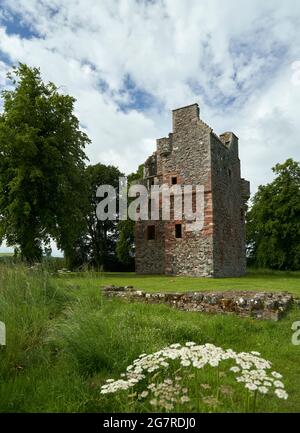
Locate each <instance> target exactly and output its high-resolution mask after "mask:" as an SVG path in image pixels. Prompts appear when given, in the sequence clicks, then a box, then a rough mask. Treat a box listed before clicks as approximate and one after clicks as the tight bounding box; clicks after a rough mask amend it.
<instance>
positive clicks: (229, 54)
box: [0, 0, 300, 192]
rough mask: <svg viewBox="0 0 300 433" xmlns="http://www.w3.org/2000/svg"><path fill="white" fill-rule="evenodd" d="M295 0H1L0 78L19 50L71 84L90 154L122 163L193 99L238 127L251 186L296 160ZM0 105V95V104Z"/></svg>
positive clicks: (139, 154) (298, 19)
mask: <svg viewBox="0 0 300 433" xmlns="http://www.w3.org/2000/svg"><path fill="white" fill-rule="evenodd" d="M299 29H300V2H299V1H298V0H286V1H284V2H283V1H279V0H266V1H264V2H261V0H243V2H241V1H240V0H226V2H224V1H223V0H210V1H209V2H207V1H204V0H189V1H182V0H157V1H151V2H149V1H142V0H139V1H136V0H120V1H119V0H101V1H98V2H97V1H94V0H76V1H75V0H2V1H1V2H0V86H1V88H2V89H3V88H5V87H6V86H7V84H8V83H7V81H6V79H5V75H6V73H7V71H8V69H9V68H10V67H11V65H14V64H16V63H17V62H18V61H21V62H25V63H27V64H29V65H34V66H39V67H40V68H41V72H42V76H43V78H44V79H45V80H51V81H53V82H55V83H56V84H57V85H58V86H60V88H61V91H63V92H67V93H70V94H72V95H73V96H75V98H76V99H77V102H76V114H77V115H78V117H79V119H80V121H81V124H82V126H83V127H84V129H86V131H87V133H88V135H89V136H90V138H91V140H92V144H91V145H90V146H89V147H88V149H87V154H88V156H89V158H90V161H91V163H96V162H99V161H101V162H103V163H107V164H108V163H109V164H115V165H117V166H119V168H120V169H121V170H122V171H124V172H126V173H129V172H131V171H132V170H135V168H136V167H137V165H138V164H140V163H142V162H143V161H144V160H145V159H146V158H147V156H148V155H149V154H150V153H152V152H153V151H154V150H155V139H156V138H158V137H162V136H166V135H168V133H169V132H170V131H171V112H170V110H172V109H174V108H178V107H180V106H183V105H187V104H191V103H194V102H198V103H199V105H200V115H201V118H202V119H203V120H204V121H205V122H206V123H208V124H209V125H210V126H212V127H213V128H214V130H215V132H216V133H218V134H220V133H222V132H224V131H227V130H231V131H234V132H235V134H236V135H238V136H239V138H240V157H241V162H242V174H243V175H244V177H246V178H248V179H249V180H250V181H251V185H252V188H251V189H252V192H255V190H256V188H257V186H258V185H259V184H261V183H265V182H267V181H269V180H271V179H272V172H271V167H272V166H273V165H274V164H275V163H277V162H280V161H284V160H285V159H286V158H288V157H293V158H295V159H297V160H300V150H299V149H300V140H299V138H300V122H299V116H300V74H298V71H300V35H299ZM0 109H1V105H0Z"/></svg>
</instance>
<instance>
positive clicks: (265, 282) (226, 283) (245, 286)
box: [62, 270, 300, 297]
mask: <svg viewBox="0 0 300 433" xmlns="http://www.w3.org/2000/svg"><path fill="white" fill-rule="evenodd" d="M63 278H64V280H63V281H62V283H63V284H67V285H68V284H72V285H74V284H77V285H78V286H79V287H82V285H84V284H85V283H86V282H88V284H90V285H96V286H97V287H100V286H106V285H110V284H114V285H116V286H118V285H119V286H124V285H127V286H129V285H131V286H134V287H137V288H140V289H143V290H145V291H154V292H158V291H169V292H170V291H175V292H176V291H180V292H182V291H198V290H201V291H202V290H207V291H208V290H212V291H214V290H257V291H288V292H290V293H292V294H294V295H295V296H297V297H300V272H278V271H266V270H265V271H264V270H260V271H257V270H249V271H248V272H247V275H245V276H244V277H241V278H217V279H216V278H195V277H174V276H165V275H136V274H134V273H125V272H124V273H108V272H107V273H85V274H80V273H73V274H71V275H70V276H69V277H67V278H66V277H63Z"/></svg>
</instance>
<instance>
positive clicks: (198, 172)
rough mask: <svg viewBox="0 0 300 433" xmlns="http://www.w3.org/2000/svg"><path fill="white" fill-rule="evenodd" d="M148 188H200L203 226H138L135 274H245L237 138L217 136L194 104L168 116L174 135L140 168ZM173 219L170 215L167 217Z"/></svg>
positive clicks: (243, 194) (245, 194) (245, 191)
mask: <svg viewBox="0 0 300 433" xmlns="http://www.w3.org/2000/svg"><path fill="white" fill-rule="evenodd" d="M143 182H144V183H145V184H146V186H147V187H148V188H150V186H151V185H153V184H156V185H162V184H168V185H174V184H179V185H187V184H189V185H203V186H204V226H203V229H202V230H201V231H187V230H186V223H187V222H186V221H185V219H184V215H183V218H182V220H180V221H175V220H174V219H171V220H168V221H163V220H161V219H160V220H158V221H151V220H148V221H138V222H136V227H135V239H136V259H135V261H136V272H137V273H139V274H174V275H191V276H205V277H234V276H240V275H243V274H244V273H245V269H246V255H245V210H246V203H247V200H248V198H249V195H250V189H249V182H248V181H246V180H244V179H241V171H240V160H239V156H238V138H237V137H236V136H235V135H234V133H232V132H225V133H224V134H221V135H220V136H217V135H216V134H215V133H214V132H213V130H212V128H210V127H209V126H208V125H207V124H206V123H204V122H203V121H202V120H201V119H200V117H199V107H198V104H193V105H189V106H186V107H182V108H178V109H176V110H173V132H172V133H170V134H169V136H168V137H165V138H160V139H158V140H157V150H156V152H154V153H153V155H151V156H150V157H149V158H148V159H147V161H146V162H145V165H144V179H143ZM171 215H172V214H171Z"/></svg>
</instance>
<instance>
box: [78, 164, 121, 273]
mask: <svg viewBox="0 0 300 433" xmlns="http://www.w3.org/2000/svg"><path fill="white" fill-rule="evenodd" d="M121 176H123V175H122V173H121V172H120V171H119V170H118V168H116V167H114V166H112V165H104V164H96V165H89V166H88V167H87V168H86V170H85V181H86V184H87V188H88V195H87V200H88V203H87V206H86V210H85V230H84V231H83V232H82V234H81V236H80V237H79V238H78V239H77V241H76V243H75V247H74V248H75V251H76V253H75V254H74V260H73V267H78V266H80V265H83V264H84V263H88V264H89V265H90V266H93V267H95V268H97V269H100V268H104V269H112V268H114V266H115V263H116V261H117V259H116V253H115V249H116V242H117V238H118V227H117V222H116V221H109V220H105V221H100V220H99V219H98V218H97V214H96V209H97V204H98V203H99V200H100V199H99V198H97V197H96V191H97V188H98V187H99V186H101V185H111V186H113V187H114V188H115V189H116V191H117V190H118V187H119V177H121Z"/></svg>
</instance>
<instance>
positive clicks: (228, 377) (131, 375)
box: [100, 342, 288, 412]
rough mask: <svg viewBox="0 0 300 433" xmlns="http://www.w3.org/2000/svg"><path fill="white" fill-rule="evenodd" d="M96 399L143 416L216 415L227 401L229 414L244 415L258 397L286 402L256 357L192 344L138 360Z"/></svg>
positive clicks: (273, 374) (274, 376) (276, 376)
mask: <svg viewBox="0 0 300 433" xmlns="http://www.w3.org/2000/svg"><path fill="white" fill-rule="evenodd" d="M191 379H192V380H191ZM204 381H205V382H204ZM100 393H101V394H102V395H103V396H107V397H108V398H117V399H119V400H121V399H124V402H126V403H127V404H128V401H129V402H130V405H131V409H132V411H142V412H151V411H159V412H185V411H187V412H189V411H191V412H194V411H196V412H213V411H216V412H219V411H222V405H223V404H224V403H225V400H226V399H227V402H226V403H227V405H228V401H229V402H230V404H231V405H232V410H233V411H235V410H237V409H238V408H237V405H240V404H241V403H242V405H243V410H244V411H245V412H249V411H251V412H255V411H256V406H257V403H258V397H259V396H260V397H263V398H279V399H283V400H286V399H287V398H288V393H287V392H286V390H285V387H284V383H283V382H282V375H281V374H280V373H278V372H277V371H274V370H273V369H272V364H271V362H270V361H268V360H266V359H264V358H262V357H261V354H260V353H259V352H254V351H253V352H235V351H234V350H232V349H223V348H221V347H217V346H215V345H213V344H203V345H197V344H196V343H195V342H187V343H185V345H181V344H179V343H174V344H171V345H170V346H168V347H164V348H163V349H162V350H159V351H157V352H154V353H151V354H148V355H147V354H145V353H143V354H141V355H140V356H139V357H138V358H137V359H135V360H134V361H133V362H132V364H131V365H129V366H128V367H127V369H126V372H124V373H122V374H121V377H120V378H118V379H107V381H106V383H105V384H104V385H102V387H101V390H100ZM112 394H113V395H114V394H117V395H116V396H115V397H114V396H113V395H112ZM111 395H112V396H111ZM239 409H240V408H239Z"/></svg>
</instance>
